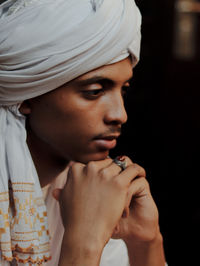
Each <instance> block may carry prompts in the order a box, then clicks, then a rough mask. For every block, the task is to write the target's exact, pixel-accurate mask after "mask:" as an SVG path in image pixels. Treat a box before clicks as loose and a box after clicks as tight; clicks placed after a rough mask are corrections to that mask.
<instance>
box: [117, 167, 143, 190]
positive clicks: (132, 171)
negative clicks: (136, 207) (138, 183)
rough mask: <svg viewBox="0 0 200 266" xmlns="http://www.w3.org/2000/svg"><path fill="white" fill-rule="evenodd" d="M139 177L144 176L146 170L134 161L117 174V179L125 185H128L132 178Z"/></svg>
mask: <svg viewBox="0 0 200 266" xmlns="http://www.w3.org/2000/svg"><path fill="white" fill-rule="evenodd" d="M139 177H146V172H145V170H144V168H143V167H141V166H140V165H138V164H136V163H132V164H130V165H129V166H127V168H126V169H125V170H124V171H122V172H120V174H119V175H118V176H117V178H118V179H119V180H118V181H119V182H121V183H122V184H123V185H125V186H127V185H130V183H131V182H133V180H135V179H136V178H139Z"/></svg>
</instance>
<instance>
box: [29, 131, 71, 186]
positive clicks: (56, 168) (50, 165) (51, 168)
mask: <svg viewBox="0 0 200 266" xmlns="http://www.w3.org/2000/svg"><path fill="white" fill-rule="evenodd" d="M27 144H28V147H29V150H30V153H31V156H32V159H33V162H34V164H35V167H36V170H37V173H38V176H39V180H40V184H41V187H44V186H46V185H47V184H49V183H51V182H52V181H53V180H54V179H55V178H56V177H58V176H59V175H60V174H61V173H62V172H63V171H65V169H66V167H67V165H68V163H69V162H68V161H67V160H65V159H63V158H61V157H60V156H58V155H57V154H56V152H55V151H54V150H53V149H52V148H51V147H50V145H49V144H48V143H46V142H44V141H42V140H40V139H39V138H38V137H37V136H36V135H34V133H33V132H32V131H29V130H27Z"/></svg>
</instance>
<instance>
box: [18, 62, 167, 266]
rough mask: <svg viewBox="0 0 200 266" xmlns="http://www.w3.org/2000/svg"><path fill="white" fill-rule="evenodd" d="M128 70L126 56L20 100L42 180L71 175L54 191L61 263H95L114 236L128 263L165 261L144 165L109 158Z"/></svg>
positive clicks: (122, 118) (123, 117) (157, 265)
mask: <svg viewBox="0 0 200 266" xmlns="http://www.w3.org/2000/svg"><path fill="white" fill-rule="evenodd" d="M131 76H132V67H131V62H130V59H129V58H127V59H125V60H122V61H120V62H118V63H115V64H112V65H106V66H103V67H100V68H98V69H95V70H93V71H90V72H88V73H86V74H84V75H82V76H80V77H78V78H77V79H75V80H73V81H71V82H69V83H67V84H65V85H63V86H62V87H60V88H58V89H56V90H54V91H52V92H50V93H47V94H44V95H42V96H40V97H37V98H34V99H31V100H28V101H25V102H24V103H23V104H22V105H21V108H20V111H21V112H22V113H23V114H25V115H27V132H28V139H27V142H28V145H29V148H30V151H31V154H32V157H33V160H34V163H35V165H36V168H37V171H38V175H39V178H40V182H41V185H42V186H44V185H46V184H48V183H50V182H51V181H52V180H53V179H55V178H56V177H57V176H58V175H59V174H60V173H61V172H63V171H66V174H67V175H68V178H67V182H66V185H65V187H64V189H63V190H55V191H54V197H55V198H56V199H58V200H59V201H60V206H61V213H62V218H63V224H64V226H65V228H66V230H65V234H64V238H63V242H62V250H61V257H60V262H59V266H62V265H76V266H79V265H81V266H84V265H87V266H90V265H91V266H95V265H99V261H100V257H101V254H102V251H103V248H104V246H105V244H106V243H107V242H108V241H109V239H110V238H111V237H114V238H121V239H123V240H124V241H125V243H126V245H127V248H128V252H129V258H130V264H131V265H132V264H133V261H134V265H135V266H152V265H153V266H163V265H164V264H165V258H164V252H163V244H162V236H161V234H160V230H159V224H158V210H157V207H156V205H155V203H154V201H153V198H152V196H151V193H150V189H149V185H148V182H147V180H146V178H145V171H144V169H143V168H142V167H140V166H139V165H137V164H135V163H133V162H132V161H131V160H130V159H129V158H128V157H126V156H124V160H125V161H126V164H127V167H126V169H125V170H124V171H121V168H120V167H119V166H117V165H116V164H115V163H113V161H112V160H111V159H110V158H107V156H108V155H109V150H110V149H111V148H113V147H114V146H115V144H116V138H117V136H119V134H120V131H121V127H122V125H123V124H124V123H125V122H126V121H127V114H126V111H125V108H124V101H123V94H124V87H127V86H129V84H128V80H129V79H130V78H131ZM71 160H72V161H74V162H73V163H72V165H71V166H70V168H69V172H68V173H67V169H66V167H67V165H68V163H69V161H71ZM47 177H48V178H47ZM68 228H70V230H68Z"/></svg>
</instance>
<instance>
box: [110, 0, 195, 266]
mask: <svg viewBox="0 0 200 266" xmlns="http://www.w3.org/2000/svg"><path fill="white" fill-rule="evenodd" d="M136 3H137V5H138V6H139V8H140V10H141V13H142V15H143V25H142V36H143V37H142V48H141V61H140V62H139V64H138V65H137V67H136V68H135V71H134V78H133V84H132V88H133V89H132V90H131V91H130V92H129V95H128V97H127V99H126V106H127V110H128V114H129V120H128V123H127V125H126V126H124V130H123V135H122V137H121V139H120V141H119V145H118V147H117V148H116V149H115V150H114V152H113V156H114V155H115V154H116V155H117V154H127V155H129V156H130V157H131V158H132V159H133V160H134V161H136V162H137V163H139V164H140V165H142V166H143V167H144V168H145V169H146V171H147V178H148V180H149V182H150V185H151V190H152V194H153V196H154V198H155V201H156V203H157V206H158V208H159V212H160V227H161V232H162V234H163V236H164V244H165V254H166V259H167V262H168V264H169V266H179V265H189V266H193V265H195V266H196V265H200V258H199V253H200V249H199V246H200V245H199V239H200V229H199V228H200V199H199V198H200V189H199V178H200V175H199V166H200V164H199V137H200V134H199V133H200V130H199V129H200V121H199V114H200V111H199V96H200V92H199V91H200V82H199V77H200V1H198V0H162V1H161V0H136ZM152 266H153V265H152Z"/></svg>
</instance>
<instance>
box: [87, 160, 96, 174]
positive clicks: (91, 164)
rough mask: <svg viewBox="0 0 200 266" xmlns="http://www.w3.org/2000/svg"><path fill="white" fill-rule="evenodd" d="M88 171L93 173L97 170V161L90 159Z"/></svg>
mask: <svg viewBox="0 0 200 266" xmlns="http://www.w3.org/2000/svg"><path fill="white" fill-rule="evenodd" d="M86 168H87V171H91V172H92V173H94V172H97V171H98V169H97V164H96V163H95V161H90V162H89V163H88V164H87V165H86Z"/></svg>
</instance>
